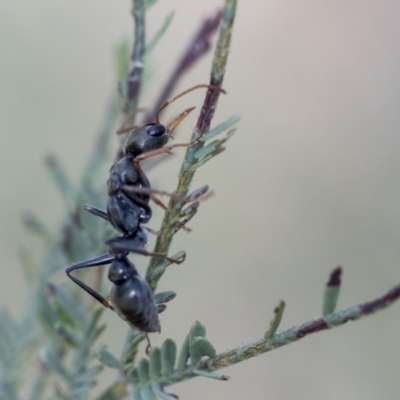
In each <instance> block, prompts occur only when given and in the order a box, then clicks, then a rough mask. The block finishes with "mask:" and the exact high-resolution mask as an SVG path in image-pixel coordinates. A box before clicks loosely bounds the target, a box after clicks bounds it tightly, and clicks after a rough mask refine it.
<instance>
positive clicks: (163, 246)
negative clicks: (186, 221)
mask: <svg viewBox="0 0 400 400" xmlns="http://www.w3.org/2000/svg"><path fill="white" fill-rule="evenodd" d="M235 10H236V0H226V1H225V5H224V8H223V13H222V19H221V22H220V28H219V33H218V41H217V46H216V49H215V52H214V57H213V62H212V68H211V78H210V85H212V86H214V87H216V88H221V87H222V82H223V79H224V73H225V66H226V62H227V58H228V53H229V45H230V41H231V35H232V27H233V22H234V17H235ZM219 95H220V91H218V90H210V89H209V90H208V91H207V93H206V97H205V99H204V102H203V106H202V109H201V111H200V116H199V118H198V120H197V124H196V127H195V129H194V131H193V134H192V140H193V139H195V138H197V137H198V136H199V135H202V134H203V133H205V132H207V131H208V130H209V128H210V124H211V120H212V118H213V116H214V112H215V110H216V108H217V103H218V98H219ZM203 145H204V143H203V142H201V141H200V142H198V143H196V144H195V145H193V146H191V147H189V148H188V149H187V150H186V154H185V159H184V161H183V163H182V167H181V171H180V173H179V178H178V186H177V189H176V193H177V194H178V196H185V195H186V194H187V192H188V190H189V187H190V184H191V182H192V179H193V176H194V174H195V172H196V170H197V167H196V161H197V160H196V158H195V154H196V152H197V151H198V150H199V149H200V148H201V147H203ZM181 209H182V206H180V205H179V204H178V201H177V200H176V199H173V198H171V200H170V202H169V206H168V210H167V212H166V213H165V216H164V220H163V223H162V225H161V230H160V233H159V235H158V237H157V242H156V245H155V248H154V252H158V253H164V254H166V253H168V250H169V247H170V245H171V243H172V237H173V232H172V230H171V228H172V225H173V223H174V219H175V217H176V216H177V215H178V214H179V212H180V211H181ZM161 262H162V261H160V259H159V258H152V260H151V261H150V265H149V267H148V269H147V273H146V279H147V281H148V282H149V285H150V287H151V288H152V290H153V291H154V290H155V288H156V287H157V282H158V280H159V279H160V277H161V276H162V274H159V275H157V278H153V279H151V276H152V275H153V274H152V272H153V270H154V269H155V268H157V267H158V266H159V265H160V264H161Z"/></svg>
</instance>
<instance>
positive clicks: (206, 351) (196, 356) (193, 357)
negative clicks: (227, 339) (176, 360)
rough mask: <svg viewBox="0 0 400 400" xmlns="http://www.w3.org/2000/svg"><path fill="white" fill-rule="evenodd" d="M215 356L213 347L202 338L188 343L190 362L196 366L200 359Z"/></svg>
mask: <svg viewBox="0 0 400 400" xmlns="http://www.w3.org/2000/svg"><path fill="white" fill-rule="evenodd" d="M215 354H216V351H215V348H214V346H213V345H212V344H211V343H210V342H209V341H208V340H207V339H206V338H203V337H195V338H193V339H192V340H191V343H190V361H191V363H192V365H197V364H198V363H199V362H200V360H201V358H202V357H214V356H215Z"/></svg>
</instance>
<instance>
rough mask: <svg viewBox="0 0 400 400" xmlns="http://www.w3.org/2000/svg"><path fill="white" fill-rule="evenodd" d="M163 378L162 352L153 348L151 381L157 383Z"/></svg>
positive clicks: (151, 353) (151, 352)
mask: <svg viewBox="0 0 400 400" xmlns="http://www.w3.org/2000/svg"><path fill="white" fill-rule="evenodd" d="M160 376H161V350H160V349H159V348H158V347H153V348H152V349H151V350H150V379H151V380H153V381H156V380H157V379H158V378H159V377H160Z"/></svg>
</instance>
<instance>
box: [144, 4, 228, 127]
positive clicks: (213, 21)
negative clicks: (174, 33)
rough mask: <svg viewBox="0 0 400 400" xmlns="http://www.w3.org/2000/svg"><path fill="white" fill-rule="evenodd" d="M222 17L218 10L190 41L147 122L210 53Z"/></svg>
mask: <svg viewBox="0 0 400 400" xmlns="http://www.w3.org/2000/svg"><path fill="white" fill-rule="evenodd" d="M221 16H222V11H221V10H218V11H217V12H216V13H215V14H214V15H212V16H211V17H210V18H207V19H206V20H205V21H203V23H202V25H201V26H200V29H199V30H198V32H197V33H196V35H195V36H194V37H193V39H192V40H191V41H190V43H189V45H188V47H187V48H186V50H185V51H184V52H183V55H182V58H181V59H180V60H179V62H178V64H177V66H176V68H175V69H174V70H173V72H172V74H171V76H170V77H169V79H168V80H167V83H166V85H165V87H164V89H163V90H162V91H161V93H160V95H159V97H158V99H157V101H156V102H155V103H154V106H153V108H152V109H151V110H150V111H149V112H148V113H147V114H146V117H145V118H144V120H145V121H150V120H152V119H153V118H154V116H155V115H156V113H157V110H158V109H159V108H160V106H161V104H163V103H164V101H165V100H166V99H168V98H169V97H170V96H171V94H172V91H173V90H174V88H175V87H176V85H177V84H178V81H179V80H180V79H181V78H182V77H183V75H184V74H185V73H187V72H188V71H189V70H190V68H192V67H193V65H195V63H196V62H197V61H198V60H199V59H200V58H201V57H202V56H203V55H204V54H206V53H207V52H208V50H209V49H210V46H211V38H212V36H213V35H214V32H215V31H216V29H217V28H218V25H219V22H220V20H221Z"/></svg>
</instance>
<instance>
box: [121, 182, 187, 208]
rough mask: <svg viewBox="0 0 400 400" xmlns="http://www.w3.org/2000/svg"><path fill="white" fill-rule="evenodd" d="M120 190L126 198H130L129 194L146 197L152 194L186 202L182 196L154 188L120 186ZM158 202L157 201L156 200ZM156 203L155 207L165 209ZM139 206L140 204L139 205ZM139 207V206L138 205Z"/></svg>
mask: <svg viewBox="0 0 400 400" xmlns="http://www.w3.org/2000/svg"><path fill="white" fill-rule="evenodd" d="M120 189H121V190H122V191H123V192H124V193H125V194H126V195H127V196H129V197H130V198H132V197H131V196H130V195H129V194H130V193H138V194H147V195H150V196H151V195H152V194H159V195H161V196H169V197H172V198H173V199H175V200H178V201H179V200H180V201H184V200H186V197H183V196H179V195H177V194H174V193H170V192H166V191H165V190H158V189H154V188H151V187H137V186H134V185H121V187H120ZM157 200H158V199H157ZM158 202H159V203H161V201H160V200H158ZM158 202H157V201H155V203H156V204H157V205H159V206H160V207H161V208H164V207H165V209H166V208H167V207H166V206H165V204H163V203H161V204H163V206H164V207H163V206H161V205H160V204H159V203H158ZM139 205H140V204H139ZM140 206H141V205H140Z"/></svg>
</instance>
